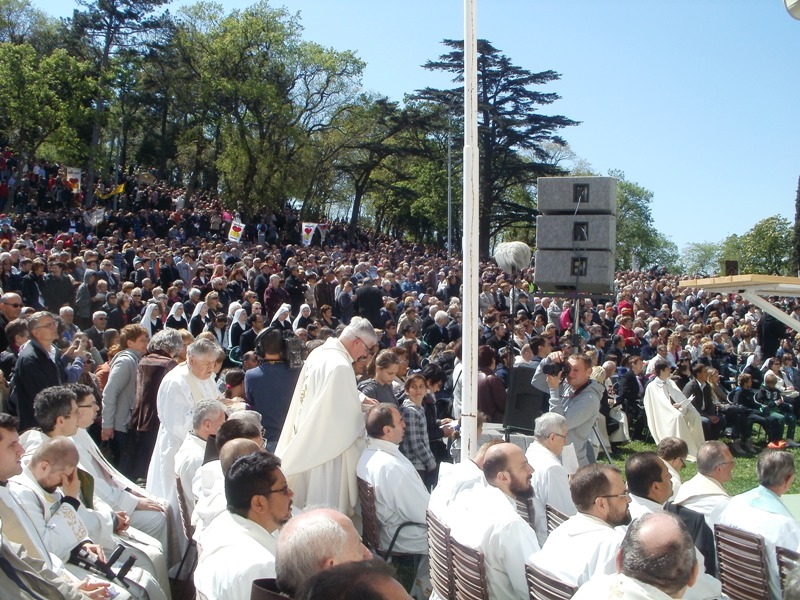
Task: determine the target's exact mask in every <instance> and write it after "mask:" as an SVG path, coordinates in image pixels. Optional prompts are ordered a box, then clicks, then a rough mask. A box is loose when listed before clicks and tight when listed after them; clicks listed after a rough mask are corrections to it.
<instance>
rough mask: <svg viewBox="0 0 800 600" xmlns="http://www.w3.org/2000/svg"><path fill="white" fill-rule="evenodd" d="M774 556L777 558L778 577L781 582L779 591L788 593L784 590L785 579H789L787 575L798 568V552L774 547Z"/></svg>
mask: <svg viewBox="0 0 800 600" xmlns="http://www.w3.org/2000/svg"><path fill="white" fill-rule="evenodd" d="M775 554H776V555H777V557H778V575H779V576H780V580H781V590H783V591H784V592H786V591H788V590H787V589H786V578H787V577H789V573H791V572H792V571H793V570H794V569H796V568H798V567H800V552H795V551H794V550H789V549H788V548H781V547H780V546H776V548H775Z"/></svg>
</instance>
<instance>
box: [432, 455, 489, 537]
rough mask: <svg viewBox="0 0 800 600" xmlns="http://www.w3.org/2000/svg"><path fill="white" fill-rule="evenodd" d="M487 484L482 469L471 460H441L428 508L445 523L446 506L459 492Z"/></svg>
mask: <svg viewBox="0 0 800 600" xmlns="http://www.w3.org/2000/svg"><path fill="white" fill-rule="evenodd" d="M487 485H488V483H486V477H484V475H483V471H481V469H480V467H478V465H476V464H475V463H474V462H472V461H471V460H468V461H466V462H460V463H458V464H457V465H451V464H450V463H444V462H443V463H442V464H441V465H440V466H439V481H438V482H437V483H436V487H435V488H433V491H432V492H431V499H430V502H429V503H428V509H429V510H430V511H431V512H432V513H433V514H434V515H436V516H437V517H438V518H439V520H440V521H442V523H444V524H445V525H447V524H448V523H447V518H448V516H449V511H448V507H449V506H450V505H451V504H452V503H453V502H454V501H455V500H456V498H458V496H459V494H461V493H466V492H467V491H468V490H470V489H472V488H473V487H486V486H487Z"/></svg>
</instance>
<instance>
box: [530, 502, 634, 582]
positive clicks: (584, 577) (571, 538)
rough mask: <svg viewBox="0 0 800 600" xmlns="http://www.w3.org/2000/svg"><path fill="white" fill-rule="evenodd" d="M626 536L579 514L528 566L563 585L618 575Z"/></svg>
mask: <svg viewBox="0 0 800 600" xmlns="http://www.w3.org/2000/svg"><path fill="white" fill-rule="evenodd" d="M623 536H624V534H623V533H622V532H621V531H619V530H617V529H614V528H613V527H611V526H610V525H609V524H608V523H606V522H605V521H603V520H601V519H599V518H597V517H594V516H592V515H588V514H585V513H580V512H579V513H576V514H575V515H573V516H571V517H570V518H569V519H567V520H566V521H564V522H563V523H562V524H561V525H559V526H558V527H557V528H556V529H555V530H554V531H552V532H551V533H550V536H549V537H548V538H547V542H545V544H544V547H542V551H541V552H538V553H536V554H534V555H533V556H531V557H530V558H529V562H530V563H531V564H532V565H534V566H536V567H538V568H540V569H542V570H543V571H547V572H548V573H550V574H551V575H553V576H554V577H556V578H557V579H560V580H561V581H563V582H564V583H568V584H570V585H578V586H580V585H583V584H584V583H586V582H587V581H589V579H591V578H592V577H594V576H595V575H603V574H611V573H614V572H615V571H616V557H617V550H619V546H620V544H621V543H622V538H623Z"/></svg>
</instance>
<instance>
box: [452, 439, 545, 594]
mask: <svg viewBox="0 0 800 600" xmlns="http://www.w3.org/2000/svg"><path fill="white" fill-rule="evenodd" d="M483 473H484V475H485V477H486V482H487V483H488V486H487V487H483V486H474V487H473V488H472V489H470V490H468V491H466V492H462V493H460V494H459V495H458V496H457V497H456V499H455V501H454V502H453V503H452V504H451V505H450V508H449V509H448V518H447V520H446V521H447V525H449V526H450V535H452V536H453V538H454V539H456V540H457V541H458V542H460V543H462V544H464V545H466V546H469V547H470V548H477V549H479V550H480V551H481V552H483V556H484V565H485V568H486V581H487V585H488V588H489V597H490V598H527V597H528V584H527V583H526V580H525V559H526V558H527V557H528V556H529V555H530V554H532V553H534V552H537V551H538V550H539V540H538V539H537V537H536V533H535V532H534V531H533V529H531V527H530V525H529V524H528V523H526V522H525V521H524V520H523V519H522V517H520V516H519V513H518V512H517V505H516V501H517V499H525V498H529V497H531V496H532V495H533V488H532V487H531V475H532V474H533V469H532V468H531V466H530V465H529V464H528V460H527V459H526V458H525V454H524V453H523V452H522V449H520V448H519V447H518V446H515V445H514V444H507V443H503V444H497V445H494V446H492V447H490V448H489V449H488V450H487V451H486V457H485V458H484V461H483Z"/></svg>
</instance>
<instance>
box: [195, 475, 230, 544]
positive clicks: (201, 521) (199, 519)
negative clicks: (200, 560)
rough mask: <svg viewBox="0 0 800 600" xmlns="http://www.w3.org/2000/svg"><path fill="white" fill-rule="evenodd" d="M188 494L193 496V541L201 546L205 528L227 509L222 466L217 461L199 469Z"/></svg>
mask: <svg viewBox="0 0 800 600" xmlns="http://www.w3.org/2000/svg"><path fill="white" fill-rule="evenodd" d="M188 494H190V495H194V499H195V505H194V512H192V525H194V526H195V530H194V539H195V540H196V541H197V542H198V543H199V544H201V545H202V542H201V541H200V540H201V539H202V533H203V532H204V531H205V528H206V527H208V526H209V524H210V523H211V521H213V520H214V519H215V518H216V517H217V516H218V515H220V514H222V513H224V512H225V511H226V509H227V507H228V500H227V498H226V497H225V475H224V474H223V473H222V464H221V463H220V462H219V461H218V460H212V461H210V462H207V463H206V464H204V465H203V466H202V467H200V468H199V469H198V470H197V473H195V475H194V479H193V480H192V486H191V490H190V491H189V492H188Z"/></svg>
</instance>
